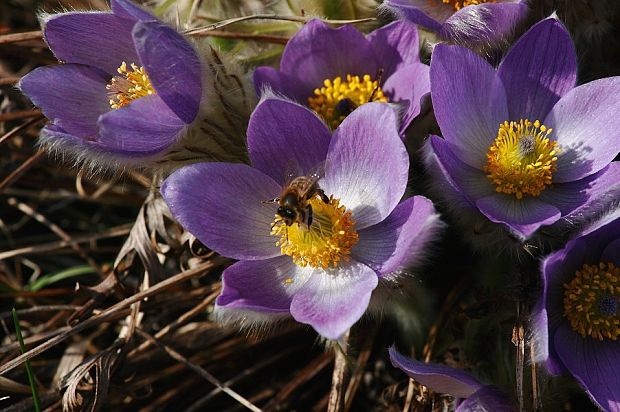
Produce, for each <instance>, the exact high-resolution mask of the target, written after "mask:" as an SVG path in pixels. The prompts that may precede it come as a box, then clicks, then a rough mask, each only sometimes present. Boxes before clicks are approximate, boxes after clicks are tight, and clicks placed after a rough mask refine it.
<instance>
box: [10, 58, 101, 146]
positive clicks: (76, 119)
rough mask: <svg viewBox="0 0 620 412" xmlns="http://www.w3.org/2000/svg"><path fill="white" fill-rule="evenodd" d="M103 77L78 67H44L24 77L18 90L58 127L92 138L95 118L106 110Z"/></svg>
mask: <svg viewBox="0 0 620 412" xmlns="http://www.w3.org/2000/svg"><path fill="white" fill-rule="evenodd" d="M106 77H107V76H106V75H105V73H104V72H102V71H101V70H99V69H95V68H93V67H89V66H83V65H80V64H62V65H58V66H46V67H39V68H37V69H35V70H33V71H32V72H30V73H28V74H27V75H26V76H24V77H23V78H22V79H21V81H20V82H19V88H20V89H21V90H22V92H24V94H26V95H27V96H28V97H29V98H30V100H32V102H33V103H34V104H35V105H36V106H39V107H40V108H41V109H42V110H43V113H44V114H45V116H47V118H49V119H50V120H53V121H54V124H56V125H57V126H58V127H61V128H62V129H63V130H65V131H66V132H67V133H69V134H72V135H75V136H78V137H82V138H93V137H94V136H96V134H97V119H98V118H99V116H100V115H101V114H103V113H105V112H107V111H109V110H110V103H109V98H108V92H107V90H106Z"/></svg>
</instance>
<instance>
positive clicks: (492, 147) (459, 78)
mask: <svg viewBox="0 0 620 412" xmlns="http://www.w3.org/2000/svg"><path fill="white" fill-rule="evenodd" d="M576 72H577V66H576V58H575V51H574V49H573V44H572V42H571V39H570V36H569V34H568V32H567V31H566V29H565V28H564V27H563V26H562V24H561V23H560V22H558V21H557V20H555V19H553V18H549V19H546V20H544V21H542V22H540V23H538V24H536V25H535V26H534V27H532V28H531V29H530V30H529V31H528V32H527V33H526V34H525V35H524V36H523V37H522V38H521V39H519V41H518V42H517V43H516V44H515V46H514V47H513V48H512V49H511V50H510V51H509V52H508V54H507V55H506V56H505V58H504V59H503V60H502V62H501V64H500V66H499V68H498V69H497V70H495V69H494V68H493V67H492V66H491V65H489V64H488V63H487V62H486V61H485V60H484V59H482V58H481V57H480V56H478V55H477V54H475V53H474V52H472V51H471V50H468V49H466V48H464V47H460V46H447V45H438V46H437V47H436V48H435V51H434V53H433V57H432V60H431V96H432V100H433V107H434V109H435V115H436V117H437V121H438V123H439V126H440V128H441V132H442V134H443V139H442V138H440V137H438V136H431V138H430V139H429V142H428V145H427V147H426V149H427V159H426V160H427V168H428V170H429V171H430V172H431V174H432V175H434V176H433V177H434V178H435V183H436V184H437V185H438V187H440V190H441V194H442V195H443V196H444V198H446V199H448V200H449V203H450V205H451V206H452V207H453V208H454V210H455V211H458V212H459V213H461V215H463V214H464V213H468V212H473V213H474V214H476V215H479V214H482V215H483V216H484V217H485V218H486V219H488V220H490V221H492V222H495V223H500V224H502V225H504V227H507V228H508V229H509V230H510V231H511V232H512V233H513V234H514V235H515V236H517V237H518V238H519V239H527V238H529V237H530V236H531V235H532V234H533V233H534V232H535V231H536V230H537V229H538V228H539V227H541V226H543V225H550V224H552V223H554V222H557V221H558V220H560V219H561V218H564V219H566V220H568V219H569V218H571V217H572V216H575V215H577V214H578V213H582V212H583V211H585V210H588V208H589V207H591V206H592V205H593V204H595V203H598V202H599V201H600V200H601V199H602V198H603V195H604V194H605V193H607V192H609V190H611V189H613V187H614V186H615V187H617V186H618V184H619V182H620V168H619V167H618V164H617V163H615V162H614V163H612V160H613V159H614V157H615V156H616V155H617V154H618V150H619V149H620V139H618V136H617V134H616V133H615V130H617V129H618V128H620V116H617V113H618V111H619V110H620V77H612V78H605V79H601V80H596V81H593V82H590V83H587V84H584V85H581V86H578V87H575V79H576Z"/></svg>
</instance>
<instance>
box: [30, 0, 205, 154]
mask: <svg viewBox="0 0 620 412" xmlns="http://www.w3.org/2000/svg"><path fill="white" fill-rule="evenodd" d="M42 24H43V25H44V28H43V34H44V37H45V40H46V42H47V44H48V45H49V47H50V49H51V50H52V51H53V52H54V55H55V56H56V58H58V60H60V61H61V62H62V63H63V64H59V65H56V66H47V67H41V68H38V69H35V70H34V71H32V72H31V73H29V74H27V75H26V76H24V77H23V78H22V80H21V81H20V83H19V87H20V88H21V90H22V91H23V92H24V94H26V95H27V96H28V97H29V98H30V99H31V100H32V101H33V102H34V104H35V105H37V106H39V107H40V108H41V109H42V110H43V113H44V114H45V115H46V116H47V117H48V118H49V119H50V124H48V125H47V126H46V127H44V128H43V130H42V131H41V138H42V141H43V142H44V143H45V144H50V145H53V146H58V147H59V148H61V149H62V150H69V151H73V152H74V153H75V154H77V155H78V156H79V155H83V153H84V152H85V151H86V152H89V151H90V152H94V153H99V154H103V155H108V157H109V158H110V159H112V161H117V160H119V159H124V160H131V159H135V158H139V159H144V158H146V157H151V156H154V155H156V154H158V153H160V152H162V151H164V150H166V149H167V148H169V147H170V146H171V145H172V144H173V143H175V142H176V141H177V140H178V138H179V136H180V135H181V134H182V133H183V131H184V129H185V127H186V125H188V124H190V123H192V122H193V121H194V119H195V117H196V115H197V113H198V108H199V104H200V100H201V97H202V85H201V68H200V60H199V58H198V55H197V54H196V52H195V51H194V49H193V47H192V46H191V45H190V43H189V42H188V41H187V40H186V39H185V38H184V37H183V36H182V35H181V34H179V33H178V32H177V31H175V30H174V29H172V28H171V27H168V26H166V25H165V24H163V23H162V22H160V21H158V20H157V19H156V18H155V17H153V16H152V15H151V14H149V13H147V12H146V11H144V10H143V9H141V8H140V7H138V6H136V5H134V4H133V3H131V2H130V1H128V0H112V11H111V12H107V13H103V12H68V13H60V14H53V15H47V16H44V17H43V19H42Z"/></svg>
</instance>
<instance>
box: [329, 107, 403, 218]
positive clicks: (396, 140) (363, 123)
mask: <svg viewBox="0 0 620 412" xmlns="http://www.w3.org/2000/svg"><path fill="white" fill-rule="evenodd" d="M397 121H398V118H397V115H396V112H395V111H394V110H393V109H392V108H391V107H390V106H389V105H387V104H383V103H367V104H364V105H362V106H360V107H359V108H357V109H355V110H354V111H353V113H351V114H350V115H349V116H347V117H346V118H345V119H344V121H343V122H342V124H341V125H340V126H339V127H338V129H336V131H335V133H334V136H333V138H332V141H331V143H330V146H329V151H328V153H327V161H326V164H325V178H324V179H322V180H321V187H322V188H323V189H324V190H325V193H326V194H327V195H328V196H329V195H334V197H336V198H338V199H340V204H341V205H343V206H345V207H346V208H347V209H348V210H351V211H352V212H353V219H354V220H355V222H356V226H355V227H356V229H357V230H360V229H363V228H365V227H368V226H372V225H374V224H376V223H379V222H381V221H382V220H383V219H385V218H386V217H387V216H388V215H389V214H390V213H391V212H392V210H394V208H395V207H396V205H397V204H398V202H399V201H400V199H401V198H402V196H403V193H404V192H405V187H406V185H407V177H408V169H409V156H408V155H407V151H406V150H405V146H404V144H403V142H402V140H401V139H400V135H399V132H398V124H397ZM379 148H380V149H379Z"/></svg>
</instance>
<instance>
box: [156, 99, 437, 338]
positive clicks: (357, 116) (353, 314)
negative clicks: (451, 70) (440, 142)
mask: <svg viewBox="0 0 620 412" xmlns="http://www.w3.org/2000/svg"><path fill="white" fill-rule="evenodd" d="M397 123H398V115H397V113H396V111H395V110H394V109H393V108H392V107H391V106H389V105H386V104H381V103H369V104H366V105H364V106H362V107H360V108H359V109H357V110H355V111H354V112H353V113H351V115H349V116H348V117H347V118H346V119H345V120H344V121H343V122H342V124H341V125H340V126H339V127H338V128H337V129H336V130H335V131H334V133H333V136H332V132H331V131H330V130H329V129H328V128H327V126H326V125H325V124H324V123H323V122H322V121H321V120H320V118H319V117H318V116H317V115H316V114H315V113H313V112H312V111H311V110H309V109H308V108H306V107H304V106H301V105H299V104H297V103H293V102H290V101H286V100H282V99H279V98H274V97H267V98H265V99H263V100H262V101H261V102H260V103H259V104H258V106H257V108H256V110H255V111H254V113H253V114H252V117H251V119H250V124H249V127H248V149H249V155H250V160H251V163H252V167H250V166H246V165H240V164H227V163H217V164H208V163H202V164H194V165H190V166H186V167H184V168H181V169H179V170H177V171H176V172H174V173H172V174H171V175H170V176H169V177H168V178H167V179H166V180H165V181H164V184H163V186H162V189H161V192H162V195H163V197H164V199H165V200H166V202H167V203H168V205H169V206H170V210H171V211H172V214H173V215H174V216H175V218H176V219H177V220H178V221H179V222H180V223H181V224H182V225H183V226H184V227H185V228H186V229H187V230H189V231H190V232H191V233H193V234H194V235H195V236H196V237H197V238H198V239H199V240H200V241H202V242H203V243H204V244H205V245H206V246H208V247H209V248H211V249H213V250H215V251H216V252H218V253H220V254H221V255H224V256H228V257H232V258H234V259H238V260H239V262H237V263H235V264H234V265H232V266H231V267H229V268H228V269H226V270H225V271H224V273H223V290H222V293H221V295H220V296H219V297H218V299H217V301H216V304H217V305H216V310H217V313H218V314H219V315H220V316H221V318H222V319H224V320H230V321H240V322H245V323H246V324H247V325H249V324H252V323H253V322H263V321H270V320H278V319H281V318H283V317H288V316H292V317H293V318H294V319H295V320H297V321H298V322H301V323H305V324H309V325H311V326H312V327H313V328H314V329H315V330H316V331H317V332H319V333H320V334H321V335H322V336H324V337H326V338H328V339H337V338H339V337H340V336H341V335H342V334H343V333H344V332H345V331H346V330H347V329H348V328H349V327H351V326H352V325H353V324H354V323H355V322H356V321H357V320H358V319H359V318H360V317H361V316H362V315H363V314H364V312H365V311H366V308H367V307H368V304H369V300H370V297H371V294H372V292H373V290H374V289H375V288H376V287H377V284H378V283H379V280H380V279H385V280H389V279H390V278H391V277H394V276H397V274H396V273H398V272H399V271H400V270H402V269H403V268H405V267H409V265H410V264H413V263H415V262H416V261H418V260H419V259H420V258H421V257H422V255H423V252H424V247H425V244H426V243H427V242H428V241H429V240H430V239H431V238H432V237H433V235H434V234H435V233H436V232H437V229H438V228H439V227H441V222H440V221H439V219H438V215H437V214H436V213H435V209H434V207H433V204H432V203H431V201H430V200H428V199H426V198H424V197H422V196H414V197H411V198H409V199H406V200H404V201H403V202H400V200H401V198H402V196H403V194H404V191H405V187H406V184H407V175H408V168H409V160H408V159H409V158H408V155H407V152H406V150H405V147H404V144H403V142H402V141H401V139H400V135H399V132H398V124H397ZM291 164H293V165H298V167H299V171H298V172H296V173H295V174H294V175H289V178H287V174H288V171H289V170H291V168H290V165H291ZM317 165H323V166H322V167H320V168H323V169H324V173H321V174H319V175H317V176H323V177H321V178H320V180H318V181H317V180H315V179H313V177H312V174H313V171H316V170H317V169H316V167H317ZM278 198H279V199H278ZM270 199H273V201H272V202H269V200H270ZM274 217H275V219H274Z"/></svg>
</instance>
